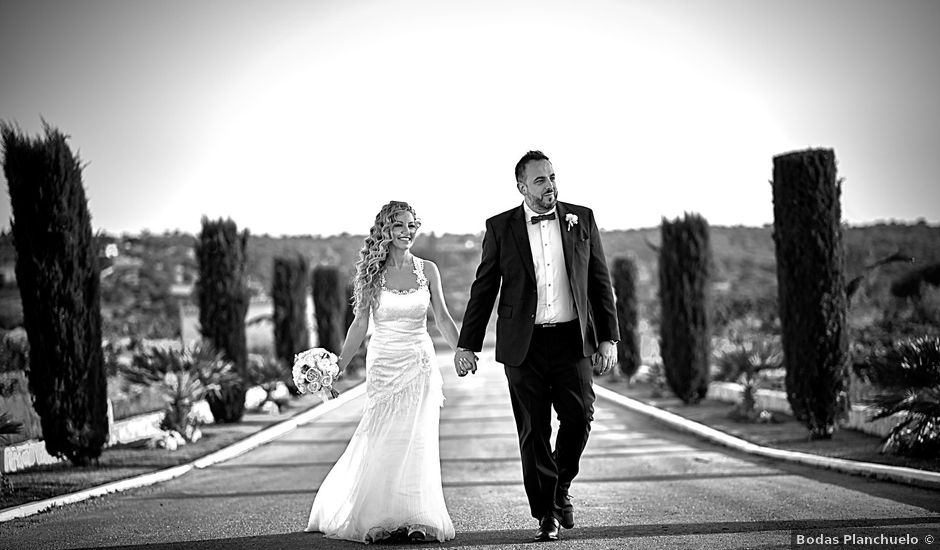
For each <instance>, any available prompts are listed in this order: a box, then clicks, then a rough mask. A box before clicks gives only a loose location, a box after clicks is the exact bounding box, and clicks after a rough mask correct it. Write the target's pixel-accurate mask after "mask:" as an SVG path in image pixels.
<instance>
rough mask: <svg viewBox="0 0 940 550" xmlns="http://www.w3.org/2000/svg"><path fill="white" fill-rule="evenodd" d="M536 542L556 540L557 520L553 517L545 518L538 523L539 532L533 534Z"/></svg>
mask: <svg viewBox="0 0 940 550" xmlns="http://www.w3.org/2000/svg"><path fill="white" fill-rule="evenodd" d="M535 540H536V542H544V541H550V540H558V520H557V519H555V516H545V517H544V518H542V521H540V522H539V530H538V532H537V533H536V534H535Z"/></svg>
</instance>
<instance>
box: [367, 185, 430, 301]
mask: <svg viewBox="0 0 940 550" xmlns="http://www.w3.org/2000/svg"><path fill="white" fill-rule="evenodd" d="M402 212H410V213H411V215H412V216H414V217H415V224H417V225H418V226H419V227H420V226H421V221H420V220H418V214H417V213H416V212H415V209H414V208H412V207H411V205H409V204H408V203H407V202H403V201H391V202H389V203H388V204H386V205H385V206H383V207H382V209H381V210H379V213H378V214H376V215H375V223H374V224H372V229H371V230H369V235H368V236H367V237H366V238H365V239H363V241H362V248H361V249H360V250H359V261H357V262H356V280H355V283H354V286H353V311H355V313H356V315H367V314H368V312H369V308H371V307H374V306H377V305H378V303H379V294H380V293H379V290H380V289H379V286H380V282H381V280H382V277H381V275H382V271H383V270H384V269H385V263H386V262H387V261H388V246H389V244H390V243H391V242H392V224H393V223H394V222H395V216H397V215H398V214H401V213H402Z"/></svg>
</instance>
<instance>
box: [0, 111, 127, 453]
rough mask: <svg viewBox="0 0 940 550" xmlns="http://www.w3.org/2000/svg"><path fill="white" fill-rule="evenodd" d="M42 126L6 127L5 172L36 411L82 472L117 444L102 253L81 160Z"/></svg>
mask: <svg viewBox="0 0 940 550" xmlns="http://www.w3.org/2000/svg"><path fill="white" fill-rule="evenodd" d="M43 127H44V130H45V138H44V139H43V138H36V139H30V138H28V137H25V136H23V135H22V134H21V132H20V131H19V129H15V128H13V127H12V126H10V125H8V124H5V123H4V124H2V126H0V133H2V137H3V150H4V162H3V171H4V175H5V176H6V178H7V182H8V183H9V191H10V202H11V206H12V210H13V220H12V221H11V225H12V233H13V242H14V246H15V248H16V278H17V282H18V284H19V288H20V297H21V300H22V304H23V324H24V326H25V328H26V332H27V335H28V338H29V350H30V356H29V361H30V362H29V364H30V369H29V387H30V391H31V392H32V394H33V397H34V401H33V407H34V408H35V409H36V412H37V414H38V415H39V417H40V420H41V424H42V433H43V439H44V440H45V445H46V450H47V451H48V452H49V453H50V454H52V455H54V456H62V457H65V458H67V459H69V460H70V461H71V462H72V463H74V464H78V465H83V464H87V463H88V462H89V461H90V460H93V459H97V458H98V457H99V456H100V455H101V449H102V447H103V446H104V444H105V443H106V442H107V439H108V417H107V379H106V376H105V368H104V352H103V350H102V347H101V299H100V294H101V291H100V275H99V269H98V254H97V250H96V247H95V242H94V238H93V236H92V230H91V214H90V213H89V211H88V201H87V199H86V197H85V189H84V187H83V185H82V167H81V165H80V162H79V159H78V157H77V156H76V155H73V154H72V151H71V149H70V148H69V146H68V143H67V137H66V136H65V135H63V134H62V133H61V132H60V131H59V130H57V129H55V128H52V127H51V126H49V125H48V124H47V123H45V122H43Z"/></svg>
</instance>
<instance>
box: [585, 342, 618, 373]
mask: <svg viewBox="0 0 940 550" xmlns="http://www.w3.org/2000/svg"><path fill="white" fill-rule="evenodd" d="M591 359H592V361H591V363H592V364H593V365H594V366H595V367H597V373H598V374H607V371H609V370H610V369H611V367H613V366H614V364H615V363H616V362H617V344H616V343H615V342H612V341H610V340H608V341H605V342H601V343H600V345H599V346H598V347H597V352H596V353H594V357H592V358H591Z"/></svg>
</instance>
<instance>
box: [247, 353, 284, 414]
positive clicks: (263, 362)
mask: <svg viewBox="0 0 940 550" xmlns="http://www.w3.org/2000/svg"><path fill="white" fill-rule="evenodd" d="M291 359H293V358H291ZM290 366H291V367H293V360H292V361H291V364H290ZM285 378H286V379H285ZM288 379H289V381H288ZM248 383H249V384H251V385H252V386H257V387H259V388H261V389H262V390H263V391H264V393H265V396H264V399H262V400H261V401H260V403H258V407H259V408H262V409H263V408H264V407H265V404H266V403H273V404H274V406H275V407H277V410H280V409H281V407H283V406H284V405H286V404H287V403H288V400H289V397H290V393H288V391H287V390H284V388H287V389H288V390H290V392H291V393H295V392H294V390H295V389H296V386H295V385H294V378H293V376H292V372H291V374H288V375H286V377H285V374H284V366H283V363H282V362H281V360H280V359H278V358H276V357H271V358H270V359H265V358H264V357H263V356H261V355H257V354H251V355H249V356H248ZM291 388H293V389H291ZM281 392H283V393H282V394H281V395H279V393H281ZM295 395H296V393H295Z"/></svg>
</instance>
